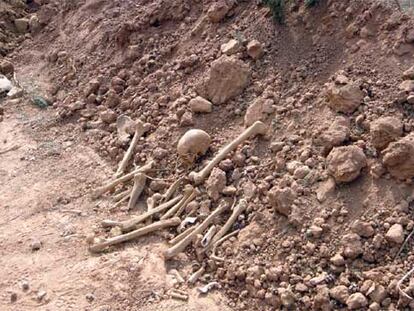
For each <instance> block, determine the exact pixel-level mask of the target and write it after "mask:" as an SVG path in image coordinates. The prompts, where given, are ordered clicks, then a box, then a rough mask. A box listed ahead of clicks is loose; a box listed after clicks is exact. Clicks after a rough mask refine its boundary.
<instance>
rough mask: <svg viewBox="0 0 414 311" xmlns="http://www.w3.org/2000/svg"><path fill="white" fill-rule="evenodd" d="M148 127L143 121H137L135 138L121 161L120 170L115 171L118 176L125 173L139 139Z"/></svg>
mask: <svg viewBox="0 0 414 311" xmlns="http://www.w3.org/2000/svg"><path fill="white" fill-rule="evenodd" d="M147 129H148V128H147V127H145V125H144V123H142V122H141V121H138V122H137V124H136V129H135V134H134V138H133V139H132V141H131V144H130V145H129V147H128V150H127V151H126V152H125V155H124V158H123V159H122V161H121V162H120V163H119V167H118V170H117V171H116V173H115V176H116V177H119V176H120V175H122V174H123V173H124V171H125V169H126V167H127V165H128V162H129V160H130V159H131V157H132V154H133V152H134V149H135V146H136V145H137V143H138V140H139V139H140V138H141V136H142V135H144V133H145V132H146V131H147Z"/></svg>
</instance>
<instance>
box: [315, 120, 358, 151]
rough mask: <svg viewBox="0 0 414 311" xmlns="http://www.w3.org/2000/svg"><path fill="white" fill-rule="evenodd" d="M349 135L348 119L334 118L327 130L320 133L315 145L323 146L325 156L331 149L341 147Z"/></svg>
mask: <svg viewBox="0 0 414 311" xmlns="http://www.w3.org/2000/svg"><path fill="white" fill-rule="evenodd" d="M350 134H351V130H350V123H349V120H348V118H345V117H342V116H340V117H336V118H335V120H334V122H333V123H332V124H331V126H330V127H329V129H328V130H327V131H326V132H324V133H322V134H321V135H320V136H319V137H318V139H317V143H318V144H319V145H322V146H323V149H324V152H325V154H326V153H328V152H329V151H331V150H332V148H333V147H337V146H340V145H342V143H343V142H344V141H346V140H347V139H348V138H349V136H350Z"/></svg>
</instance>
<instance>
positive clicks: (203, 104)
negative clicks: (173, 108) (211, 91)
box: [188, 96, 213, 113]
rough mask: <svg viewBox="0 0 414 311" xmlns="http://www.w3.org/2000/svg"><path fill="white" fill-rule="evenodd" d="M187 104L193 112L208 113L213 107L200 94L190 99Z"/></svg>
mask: <svg viewBox="0 0 414 311" xmlns="http://www.w3.org/2000/svg"><path fill="white" fill-rule="evenodd" d="M188 105H189V106H190V109H191V111H192V112H195V113H209V112H211V111H212V109H213V105H212V104H211V103H210V102H209V101H208V100H207V99H204V98H202V97H201V96H197V97H196V98H193V99H191V100H190V102H189V103H188Z"/></svg>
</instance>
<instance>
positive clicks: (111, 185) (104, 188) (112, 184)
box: [92, 161, 154, 199]
mask: <svg viewBox="0 0 414 311" xmlns="http://www.w3.org/2000/svg"><path fill="white" fill-rule="evenodd" d="M153 165H154V161H150V162H148V163H147V164H145V165H144V166H142V167H139V168H137V169H136V170H134V171H133V172H131V173H128V174H126V175H124V176H122V177H119V178H117V179H115V180H113V181H111V182H109V183H108V184H106V185H105V186H102V187H99V188H97V189H95V190H94V191H93V193H92V198H94V199H97V198H98V197H100V196H101V195H102V194H104V193H105V192H107V191H109V190H111V189H113V188H115V187H116V186H117V185H119V184H120V183H123V182H126V181H128V180H130V179H132V178H134V176H135V175H136V174H138V173H147V172H148V171H150V170H151V169H152V166H153Z"/></svg>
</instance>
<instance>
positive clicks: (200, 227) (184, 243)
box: [164, 202, 228, 259]
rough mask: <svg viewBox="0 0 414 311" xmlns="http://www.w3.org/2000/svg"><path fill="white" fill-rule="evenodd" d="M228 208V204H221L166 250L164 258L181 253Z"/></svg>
mask: <svg viewBox="0 0 414 311" xmlns="http://www.w3.org/2000/svg"><path fill="white" fill-rule="evenodd" d="M227 208H228V204H227V203H226V202H224V203H222V204H221V205H219V207H217V208H216V209H215V210H214V211H213V212H212V213H211V214H210V215H209V216H208V217H207V218H206V219H205V220H204V221H203V222H202V223H201V224H200V225H198V226H197V228H196V229H195V230H194V231H193V232H192V233H191V234H189V235H188V236H186V237H185V238H184V239H182V240H181V241H180V242H178V243H177V244H175V245H174V246H172V247H170V248H169V249H167V250H166V251H165V253H164V255H165V258H167V259H170V258H173V257H174V256H176V255H177V254H179V253H180V252H182V251H183V250H184V249H185V248H186V247H187V246H188V245H189V244H190V243H191V242H192V241H193V239H194V237H195V236H196V235H198V234H201V233H202V232H203V231H204V230H205V229H207V227H208V226H209V225H210V224H211V223H212V222H213V220H214V219H215V217H216V216H218V215H220V214H221V213H223V212H224V211H225V210H226V209H227Z"/></svg>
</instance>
